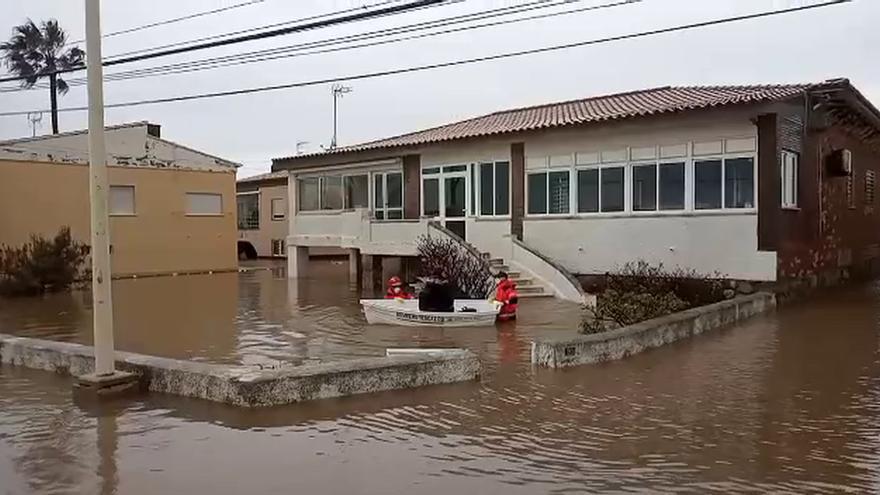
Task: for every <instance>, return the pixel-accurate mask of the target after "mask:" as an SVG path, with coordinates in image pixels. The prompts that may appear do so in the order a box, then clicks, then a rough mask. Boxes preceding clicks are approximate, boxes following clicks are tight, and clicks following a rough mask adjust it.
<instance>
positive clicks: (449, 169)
mask: <svg viewBox="0 0 880 495" xmlns="http://www.w3.org/2000/svg"><path fill="white" fill-rule="evenodd" d="M466 170H467V165H453V166H451V167H443V171H444V172H464V171H466Z"/></svg>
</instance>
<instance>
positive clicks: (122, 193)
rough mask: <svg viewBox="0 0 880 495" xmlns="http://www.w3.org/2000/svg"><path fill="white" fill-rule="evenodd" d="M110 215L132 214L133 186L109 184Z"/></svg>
mask: <svg viewBox="0 0 880 495" xmlns="http://www.w3.org/2000/svg"><path fill="white" fill-rule="evenodd" d="M108 207H109V208H110V214H111V215H134V186H110V197H109V198H108Z"/></svg>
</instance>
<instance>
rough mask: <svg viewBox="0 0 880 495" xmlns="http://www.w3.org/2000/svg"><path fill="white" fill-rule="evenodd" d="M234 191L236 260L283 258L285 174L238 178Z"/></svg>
mask: <svg viewBox="0 0 880 495" xmlns="http://www.w3.org/2000/svg"><path fill="white" fill-rule="evenodd" d="M235 189H236V202H237V212H238V256H239V258H244V259H254V258H257V257H260V258H271V257H285V256H287V232H288V225H287V224H288V218H287V211H288V203H289V200H288V196H287V172H286V171H281V172H273V173H268V174H262V175H257V176H254V177H248V178H245V179H239V180H238V181H237V182H236V184H235Z"/></svg>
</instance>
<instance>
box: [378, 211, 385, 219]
mask: <svg viewBox="0 0 880 495" xmlns="http://www.w3.org/2000/svg"><path fill="white" fill-rule="evenodd" d="M376 220H385V212H384V211H377V212H376Z"/></svg>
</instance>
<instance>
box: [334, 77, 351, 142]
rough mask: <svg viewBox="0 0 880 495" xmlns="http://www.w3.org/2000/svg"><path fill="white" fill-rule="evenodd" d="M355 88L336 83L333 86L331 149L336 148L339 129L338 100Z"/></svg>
mask: <svg viewBox="0 0 880 495" xmlns="http://www.w3.org/2000/svg"><path fill="white" fill-rule="evenodd" d="M352 91H353V89H352V88H351V86H345V85H343V84H334V85H333V87H332V88H331V93H333V140H332V141H330V149H331V150H332V149H336V130H337V122H338V119H337V110H338V108H339V105H338V101H339V99H340V98H342V96H343V95H345V94H348V93H351V92H352Z"/></svg>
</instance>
